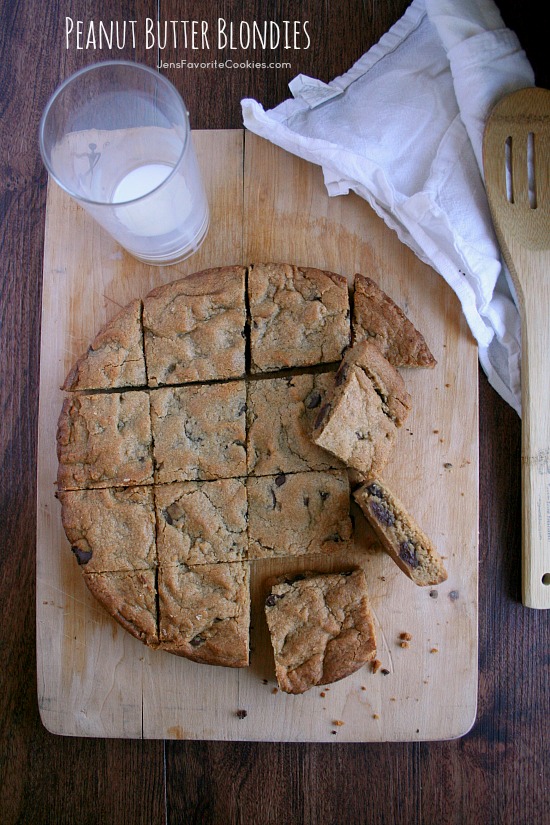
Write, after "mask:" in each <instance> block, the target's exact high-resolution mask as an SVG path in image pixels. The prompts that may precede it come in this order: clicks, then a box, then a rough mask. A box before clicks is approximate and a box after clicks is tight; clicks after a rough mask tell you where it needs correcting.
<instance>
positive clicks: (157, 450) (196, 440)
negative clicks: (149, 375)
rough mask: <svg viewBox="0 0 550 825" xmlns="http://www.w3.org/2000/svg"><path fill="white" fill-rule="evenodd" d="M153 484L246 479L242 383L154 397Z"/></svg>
mask: <svg viewBox="0 0 550 825" xmlns="http://www.w3.org/2000/svg"><path fill="white" fill-rule="evenodd" d="M151 422H152V432H153V442H154V456H155V481H156V482H157V483H165V482H172V481H186V480H189V481H190V480H194V479H216V478H236V477H239V476H244V475H246V387H245V383H244V381H231V382H227V383H220V384H210V385H193V386H186V387H163V388H161V389H158V390H154V391H151Z"/></svg>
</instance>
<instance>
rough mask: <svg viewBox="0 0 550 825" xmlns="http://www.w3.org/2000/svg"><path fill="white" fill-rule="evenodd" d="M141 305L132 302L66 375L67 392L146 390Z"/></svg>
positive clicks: (116, 316) (65, 386)
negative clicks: (134, 388)
mask: <svg viewBox="0 0 550 825" xmlns="http://www.w3.org/2000/svg"><path fill="white" fill-rule="evenodd" d="M145 386H147V376H146V373H145V357H144V354H143V332H142V328H141V301H140V300H135V301H131V302H130V303H129V304H128V306H125V307H123V309H121V310H120V312H119V313H118V314H117V315H115V317H114V318H112V319H111V320H110V321H109V323H108V324H106V326H105V327H104V328H103V329H102V330H101V331H100V332H99V333H98V334H97V335H96V337H95V338H94V340H93V342H92V344H91V345H90V347H89V348H88V350H87V352H85V353H84V354H83V355H82V356H81V357H80V358H79V359H78V361H77V362H76V364H75V365H74V366H73V368H72V369H71V371H70V372H69V374H68V375H67V377H66V379H65V382H64V384H63V387H62V389H64V390H101V389H113V388H118V387H145Z"/></svg>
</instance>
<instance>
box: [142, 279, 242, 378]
mask: <svg viewBox="0 0 550 825" xmlns="http://www.w3.org/2000/svg"><path fill="white" fill-rule="evenodd" d="M244 289H245V269H244V267H242V266H224V267H218V268H216V269H206V270H204V271H203V272H196V273H194V274H193V275H188V276H187V277H185V278H181V279H180V280H178V281H174V282H172V283H170V284H166V285H164V286H161V287H158V288H157V289H154V290H153V291H152V292H150V293H149V294H148V295H147V296H146V298H145V299H144V301H143V328H144V345H145V360H146V364H147V377H148V381H149V386H150V387H157V386H160V385H162V384H184V383H187V382H189V381H210V380H213V379H223V378H238V377H240V376H241V375H244V371H245V339H244V334H245V333H244V328H245V323H246V309H245V298H244Z"/></svg>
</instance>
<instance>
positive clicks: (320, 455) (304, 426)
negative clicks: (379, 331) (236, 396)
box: [246, 373, 344, 476]
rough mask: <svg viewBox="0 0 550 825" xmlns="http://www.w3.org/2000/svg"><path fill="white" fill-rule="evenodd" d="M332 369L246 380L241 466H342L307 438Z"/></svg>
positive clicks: (277, 469) (286, 469)
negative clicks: (245, 429) (244, 463)
mask: <svg viewBox="0 0 550 825" xmlns="http://www.w3.org/2000/svg"><path fill="white" fill-rule="evenodd" d="M333 382H334V373H320V374H317V375H293V376H291V377H289V378H265V379H262V380H260V381H251V382H250V383H249V385H248V396H247V413H246V415H247V422H248V434H247V467H248V472H249V473H250V474H252V475H256V476H261V475H276V474H278V473H296V472H303V471H306V470H331V469H342V468H343V466H344V465H343V464H342V462H341V461H339V460H338V459H337V458H335V457H334V456H333V455H331V454H330V453H328V452H326V450H323V449H322V448H321V447H318V446H317V445H316V444H314V443H313V441H312V440H311V434H312V431H313V423H314V421H315V418H316V416H317V414H318V412H319V410H320V408H321V404H322V398H323V396H324V394H325V392H326V391H327V390H328V389H329V388H330V387H331V386H332V384H333Z"/></svg>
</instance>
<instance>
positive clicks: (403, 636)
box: [399, 633, 412, 642]
mask: <svg viewBox="0 0 550 825" xmlns="http://www.w3.org/2000/svg"><path fill="white" fill-rule="evenodd" d="M399 638H400V639H403V641H404V642H410V640H411V639H412V633H400V634H399Z"/></svg>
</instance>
